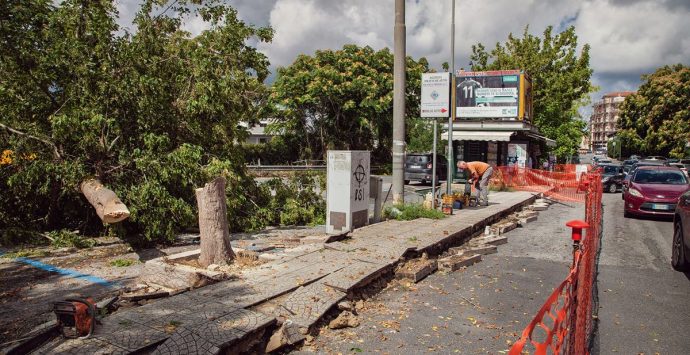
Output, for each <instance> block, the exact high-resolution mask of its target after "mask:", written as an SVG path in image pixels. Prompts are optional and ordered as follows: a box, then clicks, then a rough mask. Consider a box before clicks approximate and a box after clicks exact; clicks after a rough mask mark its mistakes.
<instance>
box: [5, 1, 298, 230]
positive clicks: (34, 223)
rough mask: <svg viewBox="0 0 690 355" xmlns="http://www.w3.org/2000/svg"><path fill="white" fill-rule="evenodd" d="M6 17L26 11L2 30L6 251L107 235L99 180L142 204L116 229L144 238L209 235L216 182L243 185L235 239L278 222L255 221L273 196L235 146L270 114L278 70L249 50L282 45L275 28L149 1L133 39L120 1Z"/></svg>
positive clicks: (68, 4) (210, 10)
mask: <svg viewBox="0 0 690 355" xmlns="http://www.w3.org/2000/svg"><path fill="white" fill-rule="evenodd" d="M0 12H1V13H7V14H9V13H11V14H12V16H9V17H6V18H5V17H3V21H2V23H0V38H2V41H0V100H1V101H2V103H3V104H2V105H0V117H2V121H1V123H0V142H2V143H0V151H4V150H6V149H8V150H11V151H12V156H13V157H15V159H12V161H11V163H10V164H6V162H5V163H3V165H0V191H2V193H0V233H1V234H2V240H5V239H7V240H9V239H16V238H14V237H11V236H7V234H12V235H15V236H16V235H17V233H16V232H14V231H16V229H18V228H19V229H25V230H29V231H39V232H40V231H46V230H61V229H67V230H74V229H79V230H80V231H82V233H84V234H86V235H93V234H100V233H103V231H104V226H103V225H102V223H101V221H100V220H99V219H98V217H97V216H96V214H95V212H94V209H93V208H92V207H91V206H90V205H89V204H88V202H87V201H86V200H85V198H84V197H83V196H81V194H80V192H79V191H78V186H79V183H80V182H81V181H83V179H85V178H89V177H97V178H99V179H100V180H101V181H102V182H103V183H104V184H105V185H106V186H108V187H109V188H111V189H112V190H114V191H115V192H116V193H117V195H118V196H119V197H120V198H121V199H122V201H123V202H124V203H125V204H126V205H128V207H129V208H130V211H131V212H132V215H131V217H130V219H128V220H127V221H125V222H122V225H121V226H118V227H117V228H115V229H116V230H117V231H118V232H119V233H120V234H121V235H127V236H129V237H134V238H137V239H138V240H147V241H149V242H158V241H166V240H170V239H171V238H172V237H173V235H174V233H176V232H177V231H179V230H182V229H185V228H189V227H192V226H195V225H196V207H195V206H196V202H195V197H194V188H196V187H200V186H202V185H203V184H204V183H205V182H207V181H209V180H210V178H211V177H212V176H214V175H213V174H220V173H222V174H224V175H226V176H227V177H228V179H229V182H230V183H229V184H228V189H227V196H228V201H229V206H228V214H229V215H231V216H232V218H231V219H230V221H231V227H232V228H233V230H244V229H247V228H254V227H258V226H261V225H263V224H265V222H266V220H270V219H271V218H264V217H263V216H261V215H259V217H255V216H254V215H253V213H255V212H256V211H259V212H262V207H256V205H258V206H261V205H262V204H263V205H267V204H268V203H269V202H270V194H267V193H266V191H264V190H265V189H263V188H261V187H259V186H257V185H256V183H255V182H254V181H253V179H252V178H251V177H248V176H247V175H246V173H245V171H244V154H243V152H242V150H241V148H238V147H237V146H235V144H234V142H236V141H242V140H244V138H245V137H246V134H247V133H246V130H245V129H244V128H242V127H241V126H240V125H239V122H250V123H255V122H258V120H259V119H260V118H262V117H263V115H264V114H265V112H263V107H264V105H263V103H264V102H265V100H266V98H267V95H268V93H267V90H266V87H265V86H264V84H263V81H264V79H265V78H266V77H267V75H268V61H267V58H266V57H265V56H264V55H263V54H261V53H260V52H258V51H257V50H256V48H254V47H252V46H251V45H249V44H250V43H256V42H257V41H270V40H271V37H272V30H271V29H270V28H255V27H252V26H250V25H247V24H245V23H243V22H242V21H241V20H239V19H238V16H237V13H236V11H235V10H234V9H233V8H231V7H230V6H227V5H225V4H224V3H223V2H221V1H218V0H206V1H200V0H193V1H192V0H188V1H186V0H178V1H160V0H145V1H143V3H142V4H141V8H140V10H139V11H138V13H137V14H136V17H135V20H134V26H135V27H136V32H135V33H130V32H129V31H128V30H126V29H122V28H119V26H118V25H117V12H116V8H115V5H114V3H113V2H112V1H110V0H95V1H78V0H65V1H60V2H54V1H50V0H30V1H21V2H18V1H13V2H3V3H2V4H0ZM195 15H198V16H200V17H201V18H202V19H203V20H204V21H206V23H207V24H208V25H209V29H208V30H206V31H204V32H202V33H200V34H199V35H198V36H195V37H192V36H191V34H190V33H187V32H185V31H184V30H183V29H182V22H183V21H182V19H183V17H185V16H195ZM255 204H256V205H255ZM302 213H303V212H300V213H298V214H299V215H301V214H302ZM266 215H267V216H270V215H271V214H270V213H268V212H266ZM255 218H259V222H257V221H255ZM262 218H263V219H262ZM291 218H292V219H293V220H305V219H306V218H302V219H300V218H295V217H291ZM289 219H290V218H287V217H286V220H289Z"/></svg>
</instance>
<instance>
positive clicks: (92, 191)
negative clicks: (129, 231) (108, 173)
mask: <svg viewBox="0 0 690 355" xmlns="http://www.w3.org/2000/svg"><path fill="white" fill-rule="evenodd" d="M80 189H81V193H83V194H84V196H85V197H86V199H87V200H88V201H89V203H90V204H91V205H92V206H93V207H94V208H95V209H96V214H97V215H98V217H99V218H100V219H101V221H103V222H104V223H109V224H113V223H117V222H121V221H124V220H125V219H127V218H128V217H129V209H127V206H125V204H124V203H122V201H120V199H119V198H118V197H117V195H115V193H114V192H113V191H112V190H110V189H109V188H107V187H105V186H103V184H102V183H101V182H100V181H99V180H97V179H89V180H85V181H83V182H82V183H81V186H80Z"/></svg>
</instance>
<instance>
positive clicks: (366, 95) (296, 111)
mask: <svg viewBox="0 0 690 355" xmlns="http://www.w3.org/2000/svg"><path fill="white" fill-rule="evenodd" d="M426 71H428V62H427V61H426V59H424V58H422V59H420V60H419V61H415V60H413V59H412V58H409V57H408V58H407V81H406V101H407V102H406V120H407V121H409V120H411V119H412V118H415V117H419V94H420V87H421V86H420V85H421V74H422V73H424V72H426ZM392 73H393V54H392V53H391V52H390V51H389V50H388V49H387V48H386V49H383V50H380V51H375V50H373V49H372V48H370V47H358V46H356V45H346V46H344V47H343V48H342V49H341V50H335V51H334V50H319V51H317V52H316V53H315V55H314V56H308V55H300V56H299V57H297V59H296V60H295V62H294V63H293V64H292V65H290V66H288V67H284V68H279V69H278V77H277V79H276V81H275V82H274V84H273V86H272V90H271V97H270V101H269V102H270V103H271V105H272V107H273V108H274V109H275V112H274V115H275V116H276V118H277V119H278V122H277V123H276V124H274V129H279V130H281V131H282V132H284V134H287V135H292V136H295V137H297V139H295V140H294V141H295V142H298V144H299V145H300V149H299V150H300V152H302V153H301V154H302V158H307V159H325V156H326V151H327V150H329V149H348V150H349V149H365V150H372V151H373V157H372V160H374V161H377V162H386V163H387V162H389V161H390V159H391V146H392V130H393V114H392V112H393V104H392V103H393V74H392ZM408 126H409V125H408ZM407 131H408V132H409V127H408V130H407Z"/></svg>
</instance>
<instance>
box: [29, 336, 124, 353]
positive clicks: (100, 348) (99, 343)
mask: <svg viewBox="0 0 690 355" xmlns="http://www.w3.org/2000/svg"><path fill="white" fill-rule="evenodd" d="M129 353H130V351H127V350H126V349H122V348H120V347H118V346H115V345H113V344H110V343H108V342H105V341H103V340H100V339H95V338H88V339H66V340H64V341H63V340H62V339H59V338H58V340H57V341H55V342H51V343H49V344H47V345H46V346H44V347H41V348H40V349H38V350H36V351H35V352H34V354H75V355H81V354H97V355H106V354H113V355H120V354H129Z"/></svg>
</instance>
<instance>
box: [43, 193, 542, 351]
mask: <svg viewBox="0 0 690 355" xmlns="http://www.w3.org/2000/svg"><path fill="white" fill-rule="evenodd" d="M534 199H535V196H534V195H533V194H532V193H529V192H510V193H509V192H497V193H492V194H491V197H490V201H491V205H490V206H488V207H485V208H477V209H464V210H460V211H457V213H456V214H455V215H453V216H450V217H448V218H445V219H442V220H429V219H418V220H414V221H386V222H383V223H378V224H375V225H371V226H367V227H364V228H361V229H358V230H356V231H354V232H353V233H350V234H349V235H348V237H349V238H346V239H345V240H343V241H339V242H334V243H328V244H313V245H305V246H302V247H299V248H295V249H293V250H292V251H290V252H288V253H285V255H284V256H283V257H281V258H279V259H277V260H274V261H272V262H270V263H267V264H264V265H262V266H261V267H259V268H256V269H251V270H247V271H245V272H243V273H242V274H241V275H240V277H238V278H237V279H234V280H230V281H225V282H220V283H217V284H214V285H210V286H206V287H203V288H200V289H196V290H193V291H189V292H186V293H183V294H179V295H176V296H173V297H169V298H167V299H164V300H162V301H158V302H154V303H150V304H146V305H144V306H141V307H137V308H131V309H125V310H120V311H118V312H116V313H115V314H114V315H111V316H109V317H106V318H104V319H103V320H102V324H101V325H100V327H99V328H98V330H97V332H96V334H95V335H94V336H93V337H92V338H89V339H86V340H69V341H61V340H56V341H54V342H52V343H50V344H47V345H45V346H43V347H42V348H41V349H40V351H48V352H65V353H132V352H136V351H141V350H153V349H155V350H154V353H161V354H168V353H170V354H173V353H175V354H177V353H197V352H199V353H201V352H203V353H221V352H227V351H232V352H235V351H250V350H254V351H259V352H262V351H263V350H264V349H263V348H262V347H263V340H264V339H266V338H267V337H268V335H270V333H272V332H273V331H274V330H275V328H276V324H277V318H278V319H281V320H284V321H283V322H282V323H283V324H285V325H289V327H288V328H284V330H282V331H286V332H287V335H286V340H285V342H286V343H288V344H292V343H295V342H299V341H301V340H303V339H304V338H305V335H306V334H307V333H308V332H309V331H313V330H314V328H315V327H314V326H315V325H316V324H317V323H318V322H319V321H320V320H321V319H322V318H323V317H324V315H325V314H326V313H327V312H328V311H329V310H330V309H332V308H333V306H334V305H336V304H338V303H339V302H340V301H342V300H343V299H346V298H348V297H352V296H353V292H354V291H356V290H358V289H360V288H361V287H363V286H365V285H366V284H368V283H370V282H372V281H373V280H376V279H377V278H378V277H380V276H381V275H383V274H384V273H386V272H390V271H391V270H392V269H393V268H394V267H395V266H396V265H397V264H398V262H399V261H400V259H401V258H402V257H404V256H410V255H412V256H415V255H420V254H421V253H422V252H424V251H428V252H430V254H432V255H434V254H440V252H442V251H443V250H445V249H447V248H448V247H450V246H455V245H460V244H462V243H463V242H465V241H466V240H467V239H469V238H470V237H472V236H473V235H474V234H476V233H477V232H479V231H482V230H483V229H484V227H485V226H487V225H489V224H491V223H493V222H496V221H498V220H499V219H501V218H502V217H504V216H506V215H508V214H510V213H512V212H514V211H516V210H518V209H520V208H521V207H522V206H524V205H526V204H528V203H530V202H532V201H533V200H534ZM287 320H289V321H287Z"/></svg>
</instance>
